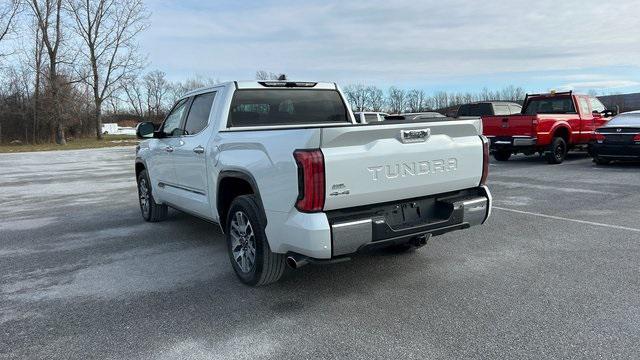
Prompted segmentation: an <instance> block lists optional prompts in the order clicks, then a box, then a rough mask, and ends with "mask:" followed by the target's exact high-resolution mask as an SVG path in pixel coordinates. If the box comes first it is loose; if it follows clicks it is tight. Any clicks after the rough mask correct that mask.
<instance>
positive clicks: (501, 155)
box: [493, 150, 511, 161]
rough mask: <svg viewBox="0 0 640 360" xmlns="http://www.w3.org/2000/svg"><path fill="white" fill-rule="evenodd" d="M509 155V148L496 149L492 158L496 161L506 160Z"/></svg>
mask: <svg viewBox="0 0 640 360" xmlns="http://www.w3.org/2000/svg"><path fill="white" fill-rule="evenodd" d="M510 157H511V151H509V150H496V151H495V152H494V153H493V158H494V159H496V160H498V161H508V160H509V158H510Z"/></svg>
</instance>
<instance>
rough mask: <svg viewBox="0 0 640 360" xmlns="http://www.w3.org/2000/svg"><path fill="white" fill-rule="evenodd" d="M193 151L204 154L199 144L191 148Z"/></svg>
mask: <svg viewBox="0 0 640 360" xmlns="http://www.w3.org/2000/svg"><path fill="white" fill-rule="evenodd" d="M193 152H194V153H196V154H204V148H203V147H202V146H200V145H198V146H196V147H195V148H193Z"/></svg>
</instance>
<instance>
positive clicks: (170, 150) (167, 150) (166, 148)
mask: <svg viewBox="0 0 640 360" xmlns="http://www.w3.org/2000/svg"><path fill="white" fill-rule="evenodd" d="M164 151H166V152H173V146H166V147H165V148H164Z"/></svg>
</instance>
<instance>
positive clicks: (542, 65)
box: [141, 0, 640, 84]
mask: <svg viewBox="0 0 640 360" xmlns="http://www.w3.org/2000/svg"><path fill="white" fill-rule="evenodd" d="M151 8H152V10H153V18H152V27H151V29H150V31H148V32H146V33H145V34H144V38H143V40H142V42H141V43H142V46H143V47H144V48H145V49H146V50H147V51H149V53H150V60H151V61H152V62H153V65H154V66H156V67H159V68H162V69H164V70H165V71H167V72H168V73H169V74H172V73H175V74H184V73H210V74H211V73H212V74H214V75H215V76H216V77H221V78H223V79H225V78H229V79H232V78H246V77H250V76H252V75H253V73H254V72H255V71H256V70H258V69H266V70H270V71H276V72H280V71H282V72H286V73H288V74H290V75H292V76H295V77H297V78H303V79H304V78H310V79H327V80H336V81H339V82H343V83H344V82H357V81H366V82H371V83H379V84H392V83H400V84H402V83H406V82H409V81H413V82H416V81H421V82H425V83H426V82H429V81H433V80H434V79H442V78H443V77H446V76H483V75H486V76H492V74H508V73H511V72H521V73H522V72H539V73H540V74H541V75H543V76H544V75H545V73H544V72H549V71H564V70H568V69H581V68H603V67H612V66H627V67H633V68H640V47H639V46H638V43H637V39H638V37H637V35H636V34H639V33H640V18H638V16H637V0H619V1H616V4H615V14H616V17H615V19H612V18H611V16H609V14H610V13H608V12H607V13H603V3H602V2H601V1H593V0H565V1H556V0H540V1H537V2H533V3H532V2H530V1H528V0H527V1H525V0H515V1H512V0H500V1H490V2H478V1H463V0H454V1H446V2H443V1H435V0H428V1H420V2H416V1H407V0H399V1H388V0H370V1H366V2H360V1H349V0H324V1H304V2H302V1H295V0H285V1H241V2H237V1H216V2H212V3H210V2H196V1H186V2H184V1H178V0H176V1H169V0H165V1H161V2H155V3H152V4H151ZM557 79H558V78H556V80H557ZM577 80H580V79H577ZM569 81H571V80H569ZM580 81H582V80H580ZM572 82H573V81H572ZM577 83H579V81H578V82H577Z"/></svg>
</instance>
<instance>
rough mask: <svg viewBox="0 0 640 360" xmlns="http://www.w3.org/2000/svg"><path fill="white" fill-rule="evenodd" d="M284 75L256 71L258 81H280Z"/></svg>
mask: <svg viewBox="0 0 640 360" xmlns="http://www.w3.org/2000/svg"><path fill="white" fill-rule="evenodd" d="M282 75H283V74H276V73H273V72H267V71H264V70H258V71H256V80H278V78H280V77H281V76H282Z"/></svg>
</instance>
